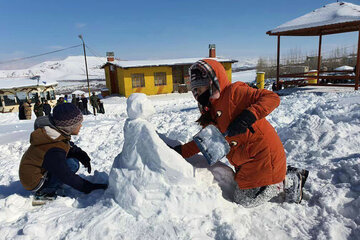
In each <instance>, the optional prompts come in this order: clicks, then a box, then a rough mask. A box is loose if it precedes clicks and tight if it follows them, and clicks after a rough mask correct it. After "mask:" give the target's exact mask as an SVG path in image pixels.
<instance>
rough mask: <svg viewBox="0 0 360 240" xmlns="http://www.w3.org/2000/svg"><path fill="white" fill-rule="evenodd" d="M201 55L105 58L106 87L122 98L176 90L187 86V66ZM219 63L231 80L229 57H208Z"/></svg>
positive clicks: (230, 61) (231, 61)
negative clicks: (141, 58)
mask: <svg viewBox="0 0 360 240" xmlns="http://www.w3.org/2000/svg"><path fill="white" fill-rule="evenodd" d="M201 59H203V58H182V59H168V60H144V61H117V60H115V61H109V62H107V63H106V64H104V65H103V66H102V68H104V70H105V78H106V86H107V88H108V89H109V90H110V94H120V95H123V96H125V97H128V96H130V95H131V94H132V93H136V92H137V93H145V94H147V95H155V94H162V93H172V92H175V91H178V89H179V86H180V87H183V88H184V87H185V88H188V87H189V84H190V81H189V73H188V71H189V67H190V66H191V65H192V64H193V63H195V62H196V61H198V60H201ZM211 59H215V60H217V61H218V62H220V63H222V64H223V66H224V68H225V70H226V73H227V75H228V78H229V81H230V82H231V70H232V67H231V64H232V63H234V62H237V61H236V60H232V59H223V58H216V57H215V58H211Z"/></svg>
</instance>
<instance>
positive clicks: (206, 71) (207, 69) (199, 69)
mask: <svg viewBox="0 0 360 240" xmlns="http://www.w3.org/2000/svg"><path fill="white" fill-rule="evenodd" d="M189 75H190V86H191V91H192V92H193V94H194V96H195V98H196V97H197V94H196V88H197V87H202V86H209V87H210V95H212V86H213V85H214V86H215V88H216V89H217V90H219V91H220V85H219V81H218V80H217V77H216V74H215V71H214V70H213V69H212V67H211V66H210V64H208V63H207V62H206V61H204V60H200V61H197V62H196V63H194V64H193V65H191V67H190V69H189Z"/></svg>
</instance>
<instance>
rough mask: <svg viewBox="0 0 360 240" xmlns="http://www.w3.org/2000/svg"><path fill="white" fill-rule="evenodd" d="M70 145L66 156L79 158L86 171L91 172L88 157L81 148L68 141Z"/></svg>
mask: <svg viewBox="0 0 360 240" xmlns="http://www.w3.org/2000/svg"><path fill="white" fill-rule="evenodd" d="M70 145H71V146H72V147H71V148H70V150H69V153H68V155H67V157H68V158H69V157H73V158H76V159H77V160H79V162H81V164H82V165H83V166H84V167H86V168H87V171H88V173H91V164H90V160H91V159H90V157H89V155H87V153H86V152H85V151H83V150H82V149H81V148H79V147H78V146H76V145H75V144H74V143H72V142H70Z"/></svg>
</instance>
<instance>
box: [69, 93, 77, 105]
mask: <svg viewBox="0 0 360 240" xmlns="http://www.w3.org/2000/svg"><path fill="white" fill-rule="evenodd" d="M71 104H74V105H75V106H78V99H77V98H76V95H75V94H72V95H71Z"/></svg>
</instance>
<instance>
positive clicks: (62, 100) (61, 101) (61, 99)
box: [56, 97, 64, 106]
mask: <svg viewBox="0 0 360 240" xmlns="http://www.w3.org/2000/svg"><path fill="white" fill-rule="evenodd" d="M63 103H64V98H63V97H59V99H58V100H57V102H56V106H57V105H60V104H63Z"/></svg>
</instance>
